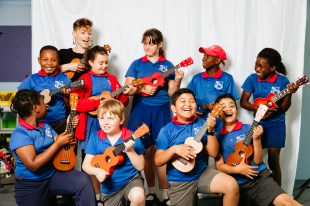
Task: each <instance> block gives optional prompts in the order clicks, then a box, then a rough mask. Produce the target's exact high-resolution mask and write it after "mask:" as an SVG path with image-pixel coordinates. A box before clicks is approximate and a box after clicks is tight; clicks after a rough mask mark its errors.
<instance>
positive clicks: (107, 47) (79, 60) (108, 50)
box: [65, 44, 112, 79]
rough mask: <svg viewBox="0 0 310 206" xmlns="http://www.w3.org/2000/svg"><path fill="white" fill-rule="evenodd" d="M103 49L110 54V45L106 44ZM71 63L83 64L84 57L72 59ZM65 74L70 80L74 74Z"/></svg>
mask: <svg viewBox="0 0 310 206" xmlns="http://www.w3.org/2000/svg"><path fill="white" fill-rule="evenodd" d="M103 48H104V49H105V50H107V52H109V53H110V52H111V50H112V49H111V47H110V45H108V44H105V45H103ZM84 55H85V53H84ZM71 63H80V64H85V59H84V57H83V58H82V59H79V58H74V59H72V61H71ZM65 74H66V75H67V76H68V77H69V78H70V79H72V77H73V76H74V74H75V72H73V71H67V72H65Z"/></svg>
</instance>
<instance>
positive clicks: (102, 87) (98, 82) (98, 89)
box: [90, 74, 112, 96]
mask: <svg viewBox="0 0 310 206" xmlns="http://www.w3.org/2000/svg"><path fill="white" fill-rule="evenodd" d="M90 77H91V80H92V89H91V96H99V95H100V94H101V93H102V92H104V91H109V92H112V86H111V82H110V81H109V78H108V76H95V75H92V74H90Z"/></svg>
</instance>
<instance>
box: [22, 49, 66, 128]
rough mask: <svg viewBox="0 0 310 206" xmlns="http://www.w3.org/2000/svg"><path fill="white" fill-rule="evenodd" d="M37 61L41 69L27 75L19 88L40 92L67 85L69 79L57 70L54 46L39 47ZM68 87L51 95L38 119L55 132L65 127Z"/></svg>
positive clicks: (57, 58)
mask: <svg viewBox="0 0 310 206" xmlns="http://www.w3.org/2000/svg"><path fill="white" fill-rule="evenodd" d="M38 62H39V64H40V66H41V70H40V71H39V72H38V73H36V74H32V75H30V76H29V77H27V78H26V79H25V80H24V81H23V82H22V83H21V84H20V85H19V86H18V88H17V89H18V90H21V89H35V90H36V91H38V92H42V91H43V90H45V89H49V90H50V91H54V90H56V89H58V88H60V87H62V86H63V85H68V84H69V83H71V80H70V79H69V78H68V77H67V76H66V75H65V74H63V73H61V72H59V71H58V70H57V67H58V63H59V57H58V49H57V48H56V47H54V46H51V45H47V46H44V47H42V48H41V50H40V56H39V57H38ZM69 92H70V89H63V90H62V91H61V93H62V94H56V95H54V96H53V97H52V99H51V102H50V103H49V107H48V110H47V115H46V117H45V118H42V119H40V122H45V123H48V124H49V125H51V126H52V128H53V130H55V131H56V132H57V134H60V133H63V132H64V131H65V129H66V105H65V102H66V101H68V100H67V99H68V98H67V96H66V95H63V94H69Z"/></svg>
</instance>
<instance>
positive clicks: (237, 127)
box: [220, 120, 242, 135]
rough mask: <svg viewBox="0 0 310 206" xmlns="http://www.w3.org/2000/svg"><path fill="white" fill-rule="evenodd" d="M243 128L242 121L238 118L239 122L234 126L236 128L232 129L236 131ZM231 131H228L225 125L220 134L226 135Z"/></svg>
mask: <svg viewBox="0 0 310 206" xmlns="http://www.w3.org/2000/svg"><path fill="white" fill-rule="evenodd" d="M241 128H242V122H239V121H238V120H237V123H236V125H235V126H234V128H233V129H232V131H236V130H240V129H241ZM228 132H229V131H227V130H226V129H225V128H224V127H223V129H222V130H221V132H220V134H221V135H225V134H227V133H228Z"/></svg>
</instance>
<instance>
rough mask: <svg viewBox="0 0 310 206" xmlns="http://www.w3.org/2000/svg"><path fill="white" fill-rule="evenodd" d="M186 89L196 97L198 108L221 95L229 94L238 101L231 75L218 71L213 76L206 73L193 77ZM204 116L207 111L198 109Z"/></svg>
mask: <svg viewBox="0 0 310 206" xmlns="http://www.w3.org/2000/svg"><path fill="white" fill-rule="evenodd" d="M187 88H189V89H191V90H192V91H193V92H194V93H195V96H196V102H197V105H198V106H201V105H202V104H210V103H212V102H214V101H215V100H216V98H217V97H218V96H220V95H222V94H227V93H229V94H231V95H232V96H233V97H234V99H239V95H238V91H237V88H236V85H235V82H234V78H233V76H232V75H230V74H228V73H227V72H224V71H222V70H221V69H219V70H218V71H217V72H216V73H215V74H214V75H213V76H208V73H207V72H201V73H198V74H196V75H195V76H193V78H192V80H191V81H190V83H189V84H188V86H187ZM198 111H199V112H202V113H203V114H204V116H206V115H207V114H208V111H206V110H202V109H199V110H198Z"/></svg>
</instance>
